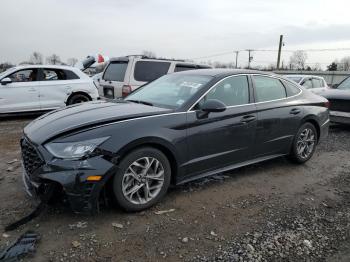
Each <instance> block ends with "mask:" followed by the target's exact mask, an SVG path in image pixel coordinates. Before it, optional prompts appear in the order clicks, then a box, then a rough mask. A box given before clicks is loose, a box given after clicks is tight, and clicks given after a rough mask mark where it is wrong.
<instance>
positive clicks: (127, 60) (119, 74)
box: [99, 55, 211, 99]
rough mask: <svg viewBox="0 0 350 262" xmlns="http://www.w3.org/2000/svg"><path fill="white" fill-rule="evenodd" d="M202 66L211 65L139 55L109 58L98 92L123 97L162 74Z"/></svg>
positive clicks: (111, 97)
mask: <svg viewBox="0 0 350 262" xmlns="http://www.w3.org/2000/svg"><path fill="white" fill-rule="evenodd" d="M204 68H211V67H210V66H207V65H200V64H195V63H189V62H185V61H181V60H169V59H156V58H148V57H146V56H141V55H131V56H125V57H117V58H111V59H110V61H109V64H108V65H107V66H106V68H105V69H104V71H103V75H102V79H101V80H100V82H99V83H100V85H99V93H100V96H101V97H105V98H109V99H114V98H120V97H125V96H127V95H128V94H129V93H131V92H132V91H134V90H135V89H137V88H139V87H140V86H142V85H144V84H146V83H148V82H151V81H153V80H155V79H157V78H159V77H161V76H163V75H166V74H170V73H173V72H180V71H185V70H193V69H204Z"/></svg>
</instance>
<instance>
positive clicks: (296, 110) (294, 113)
mask: <svg viewBox="0 0 350 262" xmlns="http://www.w3.org/2000/svg"><path fill="white" fill-rule="evenodd" d="M300 112H301V110H300V109H298V108H293V109H292V110H290V112H289V113H290V114H292V115H297V114H299V113H300Z"/></svg>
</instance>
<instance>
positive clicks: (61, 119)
mask: <svg viewBox="0 0 350 262" xmlns="http://www.w3.org/2000/svg"><path fill="white" fill-rule="evenodd" d="M170 112H172V110H170V109H164V108H159V107H154V106H147V105H143V104H137V103H132V102H124V101H121V102H105V101H95V102H88V103H84V104H79V105H73V106H69V107H67V108H64V109H59V110H55V111H52V112H50V113H47V114H45V115H43V116H41V117H39V118H37V119H35V120H34V121H32V122H31V123H30V124H28V125H27V126H26V127H25V128H24V135H25V136H26V137H28V138H29V139H30V141H32V142H33V143H35V144H42V143H44V142H45V141H47V140H49V139H51V138H54V137H56V136H58V135H60V134H63V133H68V132H73V131H77V130H80V129H83V128H87V127H93V126H97V125H101V124H106V123H110V122H115V121H121V120H126V119H132V118H137V117H142V116H150V115H157V114H163V113H170Z"/></svg>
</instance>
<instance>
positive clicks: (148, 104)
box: [126, 100, 153, 106]
mask: <svg viewBox="0 0 350 262" xmlns="http://www.w3.org/2000/svg"><path fill="white" fill-rule="evenodd" d="M126 101H130V102H134V103H138V104H144V105H147V106H153V104H152V103H150V102H146V101H142V100H126Z"/></svg>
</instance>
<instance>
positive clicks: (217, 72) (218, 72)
mask: <svg viewBox="0 0 350 262" xmlns="http://www.w3.org/2000/svg"><path fill="white" fill-rule="evenodd" d="M176 74H196V75H207V76H213V77H221V76H227V75H239V74H262V75H270V76H277V75H276V74H274V73H271V72H263V71H258V70H248V69H227V68H215V69H196V70H188V71H182V72H177V73H176Z"/></svg>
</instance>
